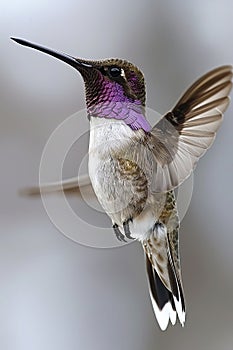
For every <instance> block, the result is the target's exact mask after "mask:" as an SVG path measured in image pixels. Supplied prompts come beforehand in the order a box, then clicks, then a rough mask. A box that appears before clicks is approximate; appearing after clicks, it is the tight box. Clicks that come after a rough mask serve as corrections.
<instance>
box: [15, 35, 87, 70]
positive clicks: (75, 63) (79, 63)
mask: <svg viewBox="0 0 233 350" xmlns="http://www.w3.org/2000/svg"><path fill="white" fill-rule="evenodd" d="M11 39H12V40H14V41H16V42H17V43H18V44H20V45H24V46H28V47H31V48H33V49H36V50H39V51H41V52H44V53H46V54H48V55H51V56H53V57H56V58H58V59H59V60H61V61H63V62H66V63H68V64H69V65H70V66H72V67H74V68H76V69H78V70H82V68H84V69H85V68H86V69H88V68H93V66H92V65H91V63H89V62H86V61H83V60H79V59H78V58H74V57H73V56H70V55H67V54H65V53H61V52H58V51H55V50H51V49H49V48H47V47H44V46H41V45H37V44H34V43H31V42H30V41H27V40H24V39H19V38H11Z"/></svg>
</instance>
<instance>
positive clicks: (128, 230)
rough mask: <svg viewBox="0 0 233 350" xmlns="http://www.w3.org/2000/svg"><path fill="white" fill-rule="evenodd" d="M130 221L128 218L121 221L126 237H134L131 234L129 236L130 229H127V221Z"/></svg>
mask: <svg viewBox="0 0 233 350" xmlns="http://www.w3.org/2000/svg"><path fill="white" fill-rule="evenodd" d="M130 221H131V222H132V221H133V219H132V218H130V219H128V220H127V221H125V222H123V228H124V231H125V235H126V237H127V238H128V239H134V238H133V237H132V236H131V232H130V229H129V222H130Z"/></svg>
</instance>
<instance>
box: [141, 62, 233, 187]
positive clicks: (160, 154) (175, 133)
mask: <svg viewBox="0 0 233 350" xmlns="http://www.w3.org/2000/svg"><path fill="white" fill-rule="evenodd" d="M232 75H233V73H232V66H222V67H218V68H216V69H214V70H212V71H211V72H209V73H207V74H205V75H204V76H203V77H201V78H200V79H198V80H197V81H196V82H195V83H194V84H193V85H192V86H191V87H190V88H189V89H188V90H187V91H186V92H185V93H184V95H183V96H182V97H181V98H180V100H179V101H178V103H177V104H176V105H175V107H174V108H173V109H172V111H171V112H168V113H167V114H166V115H165V116H164V117H163V118H162V119H161V120H160V121H159V122H158V123H157V124H156V125H155V126H154V127H153V128H152V130H151V133H150V134H149V135H148V148H149V149H150V151H151V152H152V153H153V155H154V157H155V163H156V165H155V167H154V173H153V181H152V183H153V184H152V191H154V192H166V191H169V190H172V189H174V188H175V187H177V186H179V185H180V184H181V183H182V182H183V181H184V180H185V179H186V178H187V177H188V176H189V175H190V174H191V172H192V171H193V169H194V168H195V166H196V163H197V161H198V160H199V158H200V157H201V156H203V155H204V153H205V152H206V151H207V149H208V148H209V147H210V146H211V145H212V143H213V141H214V139H215V136H216V132H217V130H218V128H219V126H220V124H221V122H222V118H223V113H224V111H225V110H226V108H227V106H228V104H229V101H230V98H229V96H228V95H229V93H230V91H231V88H232V82H231V79H232Z"/></svg>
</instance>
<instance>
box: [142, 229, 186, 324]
mask: <svg viewBox="0 0 233 350" xmlns="http://www.w3.org/2000/svg"><path fill="white" fill-rule="evenodd" d="M161 232H162V231H161ZM164 233H165V232H164ZM165 237H166V242H165V240H164V238H165ZM170 247H171V245H170V242H169V238H168V237H167V235H166V234H164V236H163V234H162V235H161V236H160V239H156V238H155V237H151V238H150V239H149V240H147V241H144V242H143V248H144V251H145V258H146V271H147V278H148V286H149V292H150V297H151V301H152V306H153V309H154V313H155V316H156V318H157V321H158V324H159V326H160V328H161V329H162V330H163V331H164V330H165V329H166V328H167V327H168V324H169V321H170V322H171V323H172V325H174V324H175V323H176V319H177V316H178V319H179V321H180V323H181V325H182V326H184V323H185V300H184V292H183V287H182V283H181V273H180V269H179V264H178V263H177V261H176V260H175V256H174V252H173V250H172V249H171V248H170Z"/></svg>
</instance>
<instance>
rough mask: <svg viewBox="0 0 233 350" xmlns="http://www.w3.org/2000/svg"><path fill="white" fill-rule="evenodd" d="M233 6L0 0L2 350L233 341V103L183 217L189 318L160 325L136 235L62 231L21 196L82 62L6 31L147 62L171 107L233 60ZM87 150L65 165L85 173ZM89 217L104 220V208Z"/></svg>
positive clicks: (161, 100)
mask: <svg viewBox="0 0 233 350" xmlns="http://www.w3.org/2000/svg"><path fill="white" fill-rule="evenodd" d="M232 13H233V3H232V1H230V0H222V1H220V0H216V1H210V0H209V1H206V0H204V1H203V0H202V1H201V0H197V1H195V2H193V1H186V2H184V1H181V0H178V1H152V0H151V1H149V0H148V1H139V0H137V1H127V2H125V1H123V0H119V1H117V2H115V1H114V2H113V1H107V0H102V1H93V2H89V3H87V2H86V1H82V0H76V1H71V0H68V1H64V0H60V1H50V2H47V1H40V2H38V1H30V2H29V1H26V0H21V1H16V0H15V1H11V2H4V3H2V4H1V11H0V36H1V40H0V48H1V56H0V76H1V79H0V118H1V119H0V155H1V165H0V166H1V186H0V194H1V203H0V206H1V212H0V222H1V225H0V230H1V233H0V348H1V349H3V350H21V349H22V350H41V349H44V350H65V349H70V350H73V349H78V348H80V349H87V350H91V349H96V350H99V349H106V350H107V349H113V350H115V349H123V350H126V349H127V350H129V349H134V350H141V349H145V350H152V349H169V348H173V350H178V349H179V350H181V349H190V350H191V349H205V350H210V349H211V350H215V349H216V350H218V349H222V350H231V349H232V344H233V303H232V294H233V273H232V266H233V255H232V245H233V238H232V234H233V229H232V208H233V199H232V198H233V196H232V194H233V193H232V187H231V185H232V178H233V176H232V174H233V158H232V147H233V140H232V130H233V117H232V116H233V105H231V106H230V108H229V109H228V110H227V113H226V115H225V119H224V123H223V125H222V127H221V129H220V131H219V133H218V136H217V138H216V141H215V143H214V145H213V147H212V148H211V150H210V151H209V152H208V153H207V154H206V156H205V157H204V158H203V159H202V160H201V161H200V163H199V164H198V167H197V169H196V171H195V179H194V180H195V183H194V194H193V198H192V203H191V206H190V208H189V212H188V214H187V215H186V217H185V219H184V220H183V222H182V229H181V254H182V266H183V278H184V287H185V293H186V302H187V308H188V310H187V314H188V316H187V323H186V326H185V328H184V329H181V327H179V326H176V327H173V328H170V329H168V331H167V332H166V333H162V332H161V331H160V330H159V329H158V326H157V323H156V321H155V319H154V316H153V312H152V309H151V305H150V300H149V297H148V291H147V284H146V277H145V273H144V261H143V254H142V251H141V249H140V247H139V245H138V244H135V243H134V244H130V245H127V246H125V247H122V248H116V249H109V250H103V249H102V250H98V249H91V248H87V247H83V246H81V245H78V244H77V243H74V242H72V241H71V240H69V239H67V238H65V237H64V236H63V235H61V234H60V233H59V232H58V231H57V230H56V229H55V227H54V226H53V225H52V224H51V222H50V220H49V218H48V217H47V215H46V213H45V211H44V209H43V206H42V203H41V201H40V199H38V198H37V199H36V198H33V199H32V198H30V199H28V198H22V197H19V196H18V194H17V191H18V189H19V188H22V187H25V186H26V185H33V184H36V183H37V182H38V168H39V162H40V157H41V153H42V150H43V147H44V145H45V143H46V141H47V139H48V137H49V136H50V134H51V132H52V131H53V130H54V129H55V128H56V127H57V126H58V124H59V123H61V122H62V121H63V120H64V119H65V118H66V117H68V116H69V115H71V114H73V113H74V112H76V111H77V110H79V109H81V108H83V107H84V92H83V83H82V80H81V78H80V76H79V75H78V74H77V73H76V72H75V71H74V70H73V69H71V68H70V67H68V66H66V65H64V64H62V63H61V62H59V61H56V60H54V59H52V58H50V57H48V56H45V55H42V54H39V53H37V52H35V51H33V50H29V49H26V48H23V47H20V46H18V45H16V44H15V43H13V42H11V41H10V40H9V37H10V36H19V37H22V38H25V39H28V40H32V41H34V42H38V43H41V44H44V45H47V46H49V47H52V48H56V49H59V50H62V51H64V52H67V53H70V54H73V55H76V56H79V57H84V58H92V59H95V58H96V59H97V58H105V57H121V58H125V59H128V60H130V61H132V62H134V63H135V64H137V65H138V66H140V67H141V68H142V70H143V71H144V73H145V77H146V81H147V96H148V106H149V107H151V108H154V109H156V110H157V111H158V112H160V113H165V112H166V111H167V110H168V109H169V108H171V107H172V105H173V104H174V103H175V101H176V100H177V99H178V97H179V96H180V94H181V93H182V91H183V90H184V89H185V88H186V87H187V86H188V85H190V83H192V82H193V80H195V79H196V78H197V77H198V76H200V75H201V74H203V73H205V72H206V71H208V70H209V69H211V68H213V67H215V66H217V65H221V64H232V63H233V46H232V37H233V21H232ZM82 123H88V121H87V120H82V121H81V120H80V125H81V124H82ZM86 147H87V140H86V144H83V149H82V150H80V154H79V153H78V152H77V156H76V157H77V158H76V163H75V166H74V164H73V162H72V161H71V160H70V161H69V160H68V161H67V166H66V169H65V171H66V175H67V176H72V175H75V174H76V173H75V171H76V170H77V166H78V164H79V161H81V158H82V155H83V154H84V153H85V149H86ZM74 201H76V200H75V199H74V198H73V199H72V202H74ZM76 204H77V206H78V207H80V210H83V209H82V203H81V202H80V201H79V200H78V199H77V203H76ZM77 210H78V209H77ZM87 215H88V212H87ZM92 215H94V214H93V213H92ZM92 220H96V222H97V223H101V220H106V222H108V221H107V219H105V218H103V216H102V215H101V216H98V215H97V214H96V216H93V217H92ZM85 229H86V228H85V227H77V230H80V231H81V230H85ZM109 232H110V233H109V234H111V231H109Z"/></svg>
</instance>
